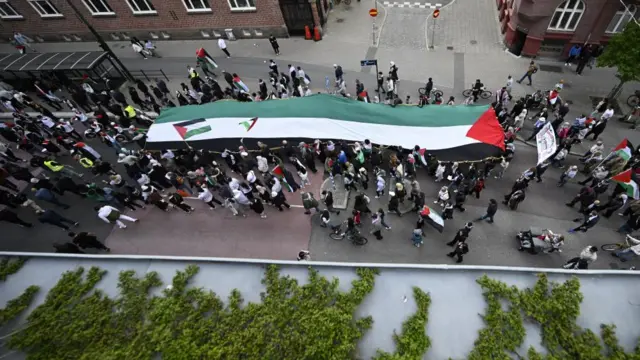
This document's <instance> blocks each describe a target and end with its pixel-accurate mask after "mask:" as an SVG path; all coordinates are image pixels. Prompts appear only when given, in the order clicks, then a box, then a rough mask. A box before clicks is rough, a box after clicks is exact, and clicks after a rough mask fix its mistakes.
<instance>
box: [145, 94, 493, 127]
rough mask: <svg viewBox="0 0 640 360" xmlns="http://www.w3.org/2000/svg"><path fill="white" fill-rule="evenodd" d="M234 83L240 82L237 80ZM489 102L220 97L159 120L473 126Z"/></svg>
mask: <svg viewBox="0 0 640 360" xmlns="http://www.w3.org/2000/svg"><path fill="white" fill-rule="evenodd" d="M234 86H238V84H236V83H234ZM488 107H489V106H466V105H460V106H445V105H428V106H425V107H423V108H419V107H417V106H397V107H395V108H392V107H390V106H388V105H384V104H367V103H364V102H362V101H355V100H351V99H345V98H340V97H336V96H332V95H326V94H317V95H312V96H304V97H301V98H292V99H287V100H270V101H259V102H237V101H216V102H215V103H209V104H205V105H188V106H180V107H175V108H170V109H165V110H163V111H162V113H161V114H160V116H159V117H158V118H157V119H156V121H155V123H156V124H162V123H174V122H179V121H184V120H185V119H195V118H205V119H211V120H210V121H216V118H254V117H261V118H326V119H334V120H342V121H351V122H357V123H368V124H378V125H396V126H412V127H449V126H470V125H472V124H474V123H475V122H476V120H478V118H480V116H481V115H482V114H483V113H484V112H485V111H486V110H487V109H488Z"/></svg>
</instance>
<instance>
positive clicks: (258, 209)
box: [249, 197, 267, 219]
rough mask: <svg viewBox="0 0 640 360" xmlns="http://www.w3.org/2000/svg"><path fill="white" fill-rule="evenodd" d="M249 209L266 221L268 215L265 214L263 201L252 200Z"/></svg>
mask: <svg viewBox="0 0 640 360" xmlns="http://www.w3.org/2000/svg"><path fill="white" fill-rule="evenodd" d="M249 208H251V210H253V211H255V213H256V214H258V215H260V217H261V218H262V219H266V218H267V214H265V213H264V204H263V203H262V201H261V200H260V199H258V198H255V197H254V198H253V199H251V200H250V203H249Z"/></svg>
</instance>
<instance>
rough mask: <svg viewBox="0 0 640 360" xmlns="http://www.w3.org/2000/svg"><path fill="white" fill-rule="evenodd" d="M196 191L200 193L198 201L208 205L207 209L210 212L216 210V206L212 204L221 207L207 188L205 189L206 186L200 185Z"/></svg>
mask: <svg viewBox="0 0 640 360" xmlns="http://www.w3.org/2000/svg"><path fill="white" fill-rule="evenodd" d="M198 191H200V193H199V194H198V199H200V200H202V201H203V202H204V203H205V204H207V205H209V207H210V208H211V209H210V210H213V209H215V208H216V205H215V204H214V203H216V204H218V205H222V203H221V202H220V201H218V199H216V198H215V197H214V196H213V194H212V193H211V191H210V190H209V188H207V185H202V186H201V187H200V189H199V190H198Z"/></svg>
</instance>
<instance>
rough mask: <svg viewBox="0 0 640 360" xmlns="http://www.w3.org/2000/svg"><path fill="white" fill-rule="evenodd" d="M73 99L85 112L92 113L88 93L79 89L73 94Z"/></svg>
mask: <svg viewBox="0 0 640 360" xmlns="http://www.w3.org/2000/svg"><path fill="white" fill-rule="evenodd" d="M71 99H72V100H73V102H75V103H76V104H78V106H79V107H80V108H82V110H83V111H85V112H91V106H89V99H88V98H87V93H86V92H85V91H84V90H82V89H77V90H75V91H74V92H72V93H71Z"/></svg>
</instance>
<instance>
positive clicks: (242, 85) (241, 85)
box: [233, 76, 249, 93]
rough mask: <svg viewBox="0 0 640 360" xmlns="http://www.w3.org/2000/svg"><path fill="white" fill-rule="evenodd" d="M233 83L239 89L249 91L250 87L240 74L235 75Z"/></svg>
mask: <svg viewBox="0 0 640 360" xmlns="http://www.w3.org/2000/svg"><path fill="white" fill-rule="evenodd" d="M233 85H234V86H235V87H236V88H237V89H238V90H242V91H244V92H246V93H248V92H249V87H248V86H247V85H245V83H244V82H242V79H240V77H239V76H235V77H234V78H233Z"/></svg>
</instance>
